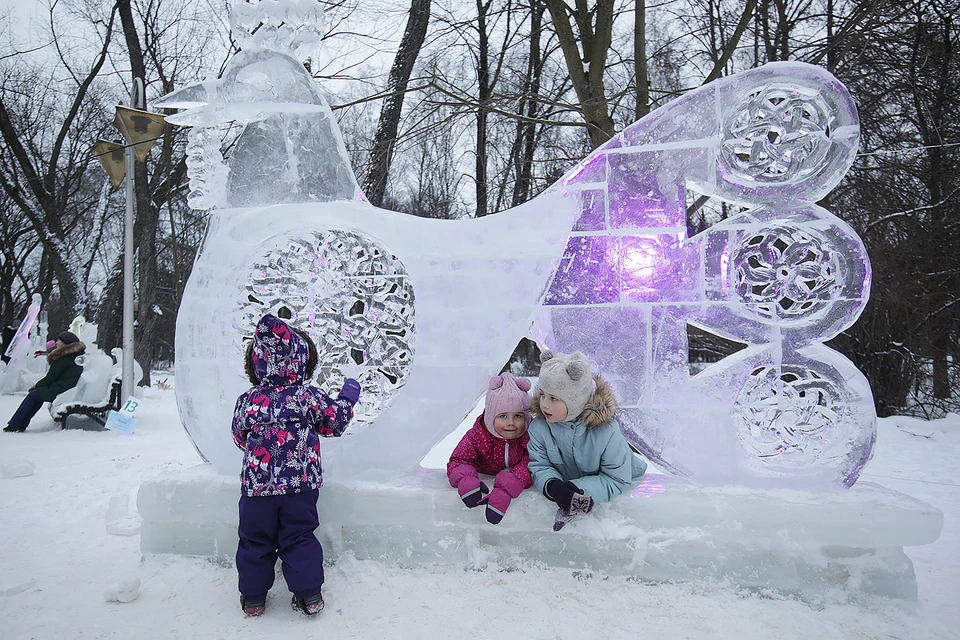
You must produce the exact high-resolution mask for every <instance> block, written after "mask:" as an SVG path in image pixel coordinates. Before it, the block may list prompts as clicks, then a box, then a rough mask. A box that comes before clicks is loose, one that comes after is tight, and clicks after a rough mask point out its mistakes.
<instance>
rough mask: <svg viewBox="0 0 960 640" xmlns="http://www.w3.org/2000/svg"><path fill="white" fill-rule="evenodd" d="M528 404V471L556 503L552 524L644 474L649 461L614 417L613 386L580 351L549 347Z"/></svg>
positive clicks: (560, 525) (617, 492) (610, 496)
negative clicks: (562, 351)
mask: <svg viewBox="0 0 960 640" xmlns="http://www.w3.org/2000/svg"><path fill="white" fill-rule="evenodd" d="M540 362H541V363H542V365H541V368H540V379H539V382H538V383H537V388H536V390H535V391H534V393H533V397H532V399H531V403H530V409H531V411H532V412H533V414H534V416H535V419H534V420H533V422H532V423H531V424H530V428H529V434H530V442H529V443H528V445H527V449H528V451H529V453H530V475H531V476H532V477H533V483H534V485H535V486H536V487H537V489H539V490H540V491H541V492H542V493H543V495H544V496H545V497H546V498H547V499H549V500H552V501H553V502H556V503H557V506H558V507H559V509H558V510H557V515H556V519H555V520H554V524H553V530H554V531H559V530H560V529H561V528H563V526H564V525H565V524H566V523H567V522H568V521H569V520H570V519H571V518H572V517H573V516H575V515H577V514H579V513H589V512H590V510H591V509H593V505H594V503H596V502H607V501H609V500H612V499H613V498H616V497H617V496H618V495H620V494H621V493H622V492H623V490H624V489H626V488H627V487H628V486H630V484H631V483H632V482H633V481H634V480H636V479H637V478H639V477H641V476H642V475H643V474H644V472H645V471H646V470H647V465H646V463H644V462H643V461H642V460H640V459H639V458H638V457H636V456H635V455H633V452H632V451H631V450H630V447H629V445H627V440H626V438H624V437H623V434H622V433H621V432H620V424H619V423H618V422H617V421H616V420H615V419H614V415H615V414H616V410H617V400H616V397H615V396H614V394H613V389H611V388H610V385H609V384H607V383H606V382H605V381H604V380H603V379H602V378H601V377H600V376H594V375H592V374H591V372H590V363H589V362H587V358H586V357H585V356H584V355H583V354H582V353H580V352H577V353H574V354H571V355H564V354H557V355H554V354H552V353H550V352H549V351H545V352H544V353H543V354H542V355H541V356H540Z"/></svg>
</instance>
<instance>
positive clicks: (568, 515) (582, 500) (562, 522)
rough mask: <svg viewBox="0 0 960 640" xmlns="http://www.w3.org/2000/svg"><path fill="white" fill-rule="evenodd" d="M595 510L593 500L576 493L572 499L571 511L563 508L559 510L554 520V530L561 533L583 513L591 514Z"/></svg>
mask: <svg viewBox="0 0 960 640" xmlns="http://www.w3.org/2000/svg"><path fill="white" fill-rule="evenodd" d="M592 510H593V498H591V497H590V496H585V495H582V494H579V493H575V494H574V495H573V497H572V498H571V499H570V510H569V511H567V510H565V509H564V508H563V507H560V508H559V509H557V515H556V516H554V518H553V530H554V531H560V529H563V527H564V526H566V524H567V523H568V522H570V521H571V520H573V519H574V518H575V517H576V516H578V515H580V514H581V513H590V512H591V511H592Z"/></svg>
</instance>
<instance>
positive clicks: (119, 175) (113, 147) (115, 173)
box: [92, 140, 127, 189]
mask: <svg viewBox="0 0 960 640" xmlns="http://www.w3.org/2000/svg"><path fill="white" fill-rule="evenodd" d="M124 148H125V147H124V146H123V145H122V144H117V143H115V142H108V141H106V140H97V145H96V146H95V147H94V148H93V152H92V153H93V155H95V156H96V157H97V160H99V161H100V164H102V165H103V168H104V169H106V170H107V175H109V176H110V182H112V183H113V188H114V189H116V188H117V187H119V186H120V185H121V184H123V176H125V175H126V173H127V168H126V165H125V163H124V161H123V156H124V152H123V150H124Z"/></svg>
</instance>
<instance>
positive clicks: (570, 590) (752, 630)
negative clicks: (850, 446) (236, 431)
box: [0, 375, 960, 640]
mask: <svg viewBox="0 0 960 640" xmlns="http://www.w3.org/2000/svg"><path fill="white" fill-rule="evenodd" d="M160 380H161V381H162V380H164V376H163V375H161V376H160ZM167 382H169V383H170V384H172V377H171V378H169V379H168V380H167ZM21 397H22V396H0V416H2V417H3V418H4V422H5V418H7V417H9V416H10V415H11V414H12V413H13V411H14V410H15V409H16V407H17V405H18V403H19V402H20V398H21ZM137 419H138V421H137V429H136V433H135V434H134V435H133V436H132V437H128V436H123V435H120V434H117V433H114V432H97V431H80V430H76V431H74V430H69V431H61V430H60V428H59V426H58V425H55V424H54V423H53V421H52V420H51V419H50V418H49V416H48V415H47V414H46V412H45V411H41V413H40V414H39V415H38V416H37V418H35V419H34V421H33V423H32V424H31V426H30V428H29V429H28V430H27V431H26V432H25V433H23V434H9V433H0V452H2V456H0V496H2V498H0V500H2V502H0V504H2V507H3V516H2V519H0V536H2V538H0V539H2V543H0V612H2V617H0V629H2V631H3V633H2V637H3V638H4V639H5V640H6V639H19V638H58V639H63V640H66V639H68V638H159V637H172V638H238V637H241V635H247V634H256V636H258V637H270V638H272V637H276V638H280V637H287V636H288V635H290V634H297V635H307V636H317V637H327V638H373V637H376V638H378V639H382V640H388V639H391V638H422V637H430V636H440V637H445V638H465V637H478V638H479V637H485V638H508V637H509V638H530V639H540V638H542V639H545V640H546V639H557V638H562V639H566V638H571V639H573V638H633V637H660V638H670V639H675V638H736V639H738V640H741V639H742V640H749V639H754V638H756V639H758V640H759V639H763V640H768V639H770V638H777V639H781V638H803V639H804V640H809V639H812V638H863V639H867V638H871V639H872V638H909V639H911V640H912V639H925V638H960V607H958V606H957V599H958V596H960V562H958V556H960V551H958V549H960V492H958V486H960V471H958V463H957V461H958V459H960V416H956V415H951V416H949V417H948V418H946V419H944V420H938V421H934V422H925V421H921V420H915V419H911V418H889V419H884V420H881V421H880V423H879V437H878V443H877V449H876V455H875V456H874V459H873V461H872V462H871V463H870V464H869V465H868V466H867V468H866V471H865V473H864V476H863V477H864V478H865V479H869V480H871V481H873V482H877V483H880V484H884V485H886V486H888V487H891V488H893V489H896V490H898V491H902V492H904V493H907V494H910V495H912V496H915V497H917V498H920V499H922V500H925V501H927V502H929V503H931V504H933V505H935V506H936V507H937V508H939V509H941V510H942V511H943V512H944V526H943V533H942V535H941V536H940V539H939V540H938V541H937V542H936V543H934V544H931V545H927V546H924V547H915V548H909V549H907V554H908V555H909V556H910V558H911V559H912V560H913V562H914V564H915V567H916V573H917V580H918V582H919V589H920V596H919V602H917V603H908V602H900V601H891V600H884V599H879V598H866V597H864V596H856V597H854V596H852V595H847V594H844V593H835V594H833V596H832V597H831V599H830V600H829V601H828V600H820V601H816V602H810V601H806V602H803V601H799V600H797V599H794V598H791V597H787V596H783V595H779V594H776V593H762V594H758V593H752V592H745V591H743V590H739V589H737V588H736V587H734V586H731V585H723V584H715V583H686V584H659V585H653V584H644V583H640V582H636V581H632V580H630V579H629V578H620V577H605V576H602V575H597V574H592V575H589V576H585V575H584V574H583V573H582V572H575V571H569V570H567V571H564V570H556V569H542V568H537V567H533V566H531V567H528V568H526V569H525V570H522V571H515V570H511V571H498V570H497V569H496V568H495V566H493V567H490V566H488V567H487V568H486V569H484V570H482V571H473V570H465V569H463V568H455V567H422V568H418V569H416V570H410V569H400V568H396V567H393V566H390V565H385V564H383V563H379V562H373V561H357V560H354V559H351V558H349V557H347V558H341V559H340V560H339V561H338V562H337V563H336V564H335V565H334V566H331V567H329V568H328V570H327V582H326V585H325V586H324V597H325V599H326V603H327V608H326V610H325V611H324V612H323V613H322V614H321V615H320V616H319V617H318V618H316V619H309V618H304V617H300V616H297V615H295V614H294V613H293V612H292V611H290V608H289V595H288V594H287V592H286V588H285V586H284V584H283V581H282V579H280V580H278V584H277V585H276V586H275V587H274V589H273V591H272V592H271V595H270V599H269V601H268V609H267V613H266V615H265V616H264V617H263V618H260V619H247V618H245V617H244V616H243V615H242V613H241V612H240V609H239V607H238V602H237V592H236V573H235V571H234V569H233V567H232V566H229V565H224V564H221V563H218V562H215V561H212V560H208V559H200V558H186V557H174V556H149V557H146V558H144V557H142V555H141V553H140V547H139V537H138V536H137V535H136V534H135V533H134V535H117V534H118V533H123V532H124V531H126V532H127V533H130V532H131V530H135V528H136V526H135V525H136V519H135V513H133V512H134V511H135V504H136V492H137V488H138V486H139V484H140V482H141V481H143V480H144V479H148V478H151V477H153V476H154V475H156V474H157V473H159V472H161V471H169V470H176V469H184V468H188V467H192V466H194V465H196V464H198V463H199V462H200V458H199V456H198V455H197V453H196V451H195V450H194V448H193V446H192V445H191V444H190V441H189V439H188V438H187V435H186V433H185V432H184V431H183V428H182V427H181V426H180V422H179V418H178V416H177V409H176V401H175V399H174V392H173V390H172V388H169V389H159V388H153V389H148V390H146V394H145V397H144V403H143V405H142V406H141V407H140V408H139V409H138V411H137ZM471 420H472V417H471ZM455 442H456V436H451V437H450V438H447V439H445V440H444V441H443V442H441V443H440V444H439V445H438V446H437V448H436V449H435V451H434V453H433V454H432V455H431V456H430V457H429V458H430V459H431V460H433V461H434V462H436V461H437V460H440V461H442V460H444V459H445V456H446V452H447V451H449V449H450V448H452V447H453V445H454V444H455ZM25 461H26V462H30V463H32V464H33V465H35V469H34V471H33V473H32V474H31V475H28V476H24V477H12V478H11V477H5V475H4V472H5V471H6V472H7V473H8V474H9V473H10V472H13V471H15V470H16V469H17V468H19V467H22V466H23V463H24V462H25ZM322 499H323V494H322V490H321V500H322ZM125 500H127V501H128V503H129V505H130V506H129V508H130V511H131V512H130V513H129V514H127V513H126V512H125V511H124V502H125ZM108 512H109V516H108ZM108 523H109V525H110V526H109V529H110V531H111V532H112V533H108ZM131 525H132V526H131ZM137 581H139V588H137V587H136V583H137ZM130 599H132V601H130V602H127V603H122V602H118V600H130Z"/></svg>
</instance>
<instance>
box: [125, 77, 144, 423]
mask: <svg viewBox="0 0 960 640" xmlns="http://www.w3.org/2000/svg"><path fill="white" fill-rule="evenodd" d="M142 95H143V80H141V79H140V78H134V79H133V89H132V90H131V92H130V106H131V107H133V108H134V109H138V108H140V105H139V102H140V100H139V99H140V97H141V96H142ZM127 145H128V146H127V150H126V152H125V157H124V160H125V164H126V170H127V211H126V215H125V216H124V219H123V365H122V372H123V379H122V380H121V383H120V402H121V403H123V402H126V401H127V398H129V397H130V396H132V395H133V187H134V183H133V170H134V157H133V147H132V146H129V145H130V141H129V140H127ZM121 406H122V405H121Z"/></svg>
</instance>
